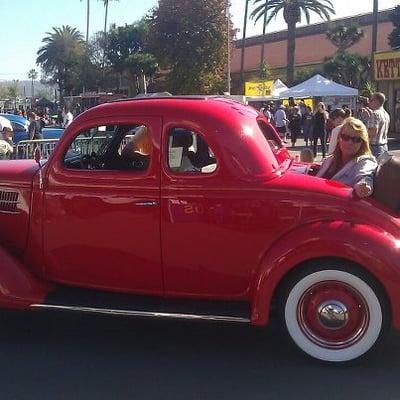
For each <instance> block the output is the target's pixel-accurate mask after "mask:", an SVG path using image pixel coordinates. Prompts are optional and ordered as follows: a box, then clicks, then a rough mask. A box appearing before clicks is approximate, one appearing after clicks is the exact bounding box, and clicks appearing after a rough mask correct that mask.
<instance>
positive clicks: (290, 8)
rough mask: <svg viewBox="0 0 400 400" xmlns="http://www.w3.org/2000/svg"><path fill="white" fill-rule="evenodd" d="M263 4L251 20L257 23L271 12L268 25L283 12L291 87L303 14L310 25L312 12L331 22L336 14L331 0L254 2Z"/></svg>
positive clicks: (271, 0) (257, 0)
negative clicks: (297, 33) (265, 14)
mask: <svg viewBox="0 0 400 400" xmlns="http://www.w3.org/2000/svg"><path fill="white" fill-rule="evenodd" d="M260 2H261V3H262V4H260V5H258V7H257V8H255V9H254V11H253V12H252V13H251V18H255V20H256V22H257V21H258V20H259V19H260V18H261V17H263V16H264V13H268V12H269V16H268V17H267V20H266V23H267V24H268V23H269V22H271V20H272V18H276V16H277V15H278V14H279V13H280V12H281V11H282V12H283V17H284V19H285V22H286V24H287V26H288V41H287V42H288V43H287V83H288V84H289V85H291V84H292V83H293V80H294V60H295V52H296V25H297V23H299V22H301V16H302V14H304V15H305V17H306V21H307V23H308V24H309V23H310V12H314V13H316V14H317V15H318V16H319V17H321V18H322V19H326V20H329V19H330V13H332V14H334V13H335V11H334V9H333V4H332V2H331V0H254V4H255V5H256V4H257V3H260Z"/></svg>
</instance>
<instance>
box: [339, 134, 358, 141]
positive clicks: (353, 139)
mask: <svg viewBox="0 0 400 400" xmlns="http://www.w3.org/2000/svg"><path fill="white" fill-rule="evenodd" d="M340 138H341V139H342V140H344V141H345V142H349V141H350V140H351V141H352V142H353V143H361V142H362V139H361V138H360V137H359V136H350V135H346V134H345V133H342V134H341V135H340Z"/></svg>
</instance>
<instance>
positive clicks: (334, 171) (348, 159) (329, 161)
mask: <svg viewBox="0 0 400 400" xmlns="http://www.w3.org/2000/svg"><path fill="white" fill-rule="evenodd" d="M377 166H378V164H377V162H376V159H375V157H374V156H373V155H372V153H371V150H370V147H369V140H368V130H367V128H366V126H365V125H364V124H363V123H362V122H361V121H360V120H358V119H356V118H348V119H346V120H345V122H344V124H343V126H342V128H341V130H340V132H339V136H338V144H337V146H336V148H335V150H334V152H333V154H332V155H331V156H329V157H327V158H326V159H325V160H324V161H323V163H322V165H321V167H320V169H319V171H318V173H317V176H319V177H321V178H326V179H332V180H334V181H337V182H342V183H344V184H346V185H349V186H351V187H353V188H354V190H355V193H356V194H357V196H358V197H361V198H364V197H368V196H370V195H371V194H372V192H373V178H374V173H375V171H376V168H377Z"/></svg>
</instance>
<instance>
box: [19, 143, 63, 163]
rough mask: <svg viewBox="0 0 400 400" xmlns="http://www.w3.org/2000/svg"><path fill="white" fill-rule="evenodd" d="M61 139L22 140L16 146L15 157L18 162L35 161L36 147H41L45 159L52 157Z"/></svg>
mask: <svg viewBox="0 0 400 400" xmlns="http://www.w3.org/2000/svg"><path fill="white" fill-rule="evenodd" d="M58 142H59V139H38V140H21V141H20V142H18V143H17V145H16V146H15V151H14V156H13V158H16V159H18V160H21V159H22V160H28V159H33V158H34V155H35V149H36V147H39V149H40V152H41V154H42V158H43V159H47V158H49V157H50V154H51V153H52V152H53V151H54V149H55V147H56V146H57V143H58Z"/></svg>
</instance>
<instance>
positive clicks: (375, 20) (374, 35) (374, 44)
mask: <svg viewBox="0 0 400 400" xmlns="http://www.w3.org/2000/svg"><path fill="white" fill-rule="evenodd" d="M373 1H374V11H373V22H372V53H375V52H376V47H377V38H378V10H379V5H378V0H373Z"/></svg>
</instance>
